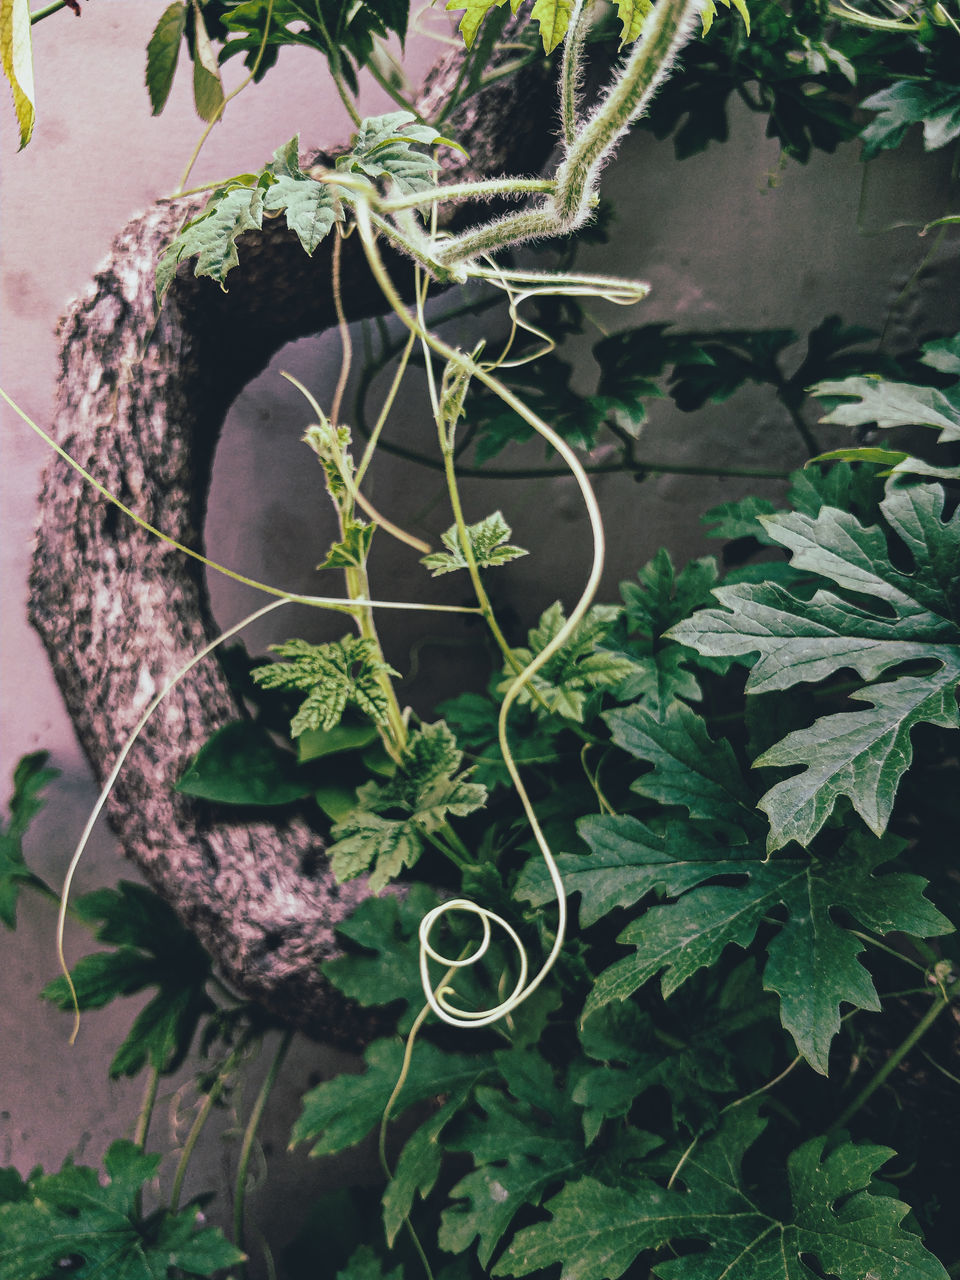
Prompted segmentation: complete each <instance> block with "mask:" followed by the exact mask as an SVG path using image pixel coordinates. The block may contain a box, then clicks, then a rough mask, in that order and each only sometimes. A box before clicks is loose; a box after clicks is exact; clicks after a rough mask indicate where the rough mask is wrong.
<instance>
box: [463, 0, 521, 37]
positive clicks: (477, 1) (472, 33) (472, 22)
mask: <svg viewBox="0 0 960 1280" xmlns="http://www.w3.org/2000/svg"><path fill="white" fill-rule="evenodd" d="M506 3H507V0H447V5H446V11H447V13H463V17H462V18H461V19H460V26H459V31H460V34H461V36H462V37H463V43H464V44H465V45H466V46H467V48H468V49H472V48H473V42H474V40H476V38H477V32H478V31H479V30H480V27H481V24H482V23H483V20H484V18H485V17H486V16H487V14H488V13H489V12H490V10H491V9H499V8H501V7H502V6H503V5H504V4H506ZM518 8H519V3H518V0H511V2H510V9H511V12H513V13H516V11H517V9H518Z"/></svg>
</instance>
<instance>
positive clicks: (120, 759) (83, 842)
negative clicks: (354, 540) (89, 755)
mask: <svg viewBox="0 0 960 1280" xmlns="http://www.w3.org/2000/svg"><path fill="white" fill-rule="evenodd" d="M291 603H292V601H291V600H290V599H285V600H271V601H270V603H269V604H265V605H263V606H262V608H260V609H257V610H256V612H255V613H251V614H249V615H248V616H247V617H246V618H243V619H242V620H241V621H240V622H238V623H236V625H235V626H232V627H230V628H228V630H226V631H224V632H223V633H222V634H221V635H219V636H217V638H216V639H215V640H211V641H210V643H209V644H207V645H204V647H203V648H202V649H201V650H200V651H199V653H195V654H194V655H193V657H192V658H191V659H190V661H189V662H188V663H186V665H185V666H183V667H181V668H180V670H179V671H178V672H177V674H176V675H175V676H174V677H173V679H172V680H170V681H169V682H168V683H167V684H165V685H164V686H163V688H162V689H161V690H160V692H159V693H158V694H157V696H156V697H155V698H154V699H153V700H152V701H151V703H150V705H149V706H148V707H147V709H146V711H145V712H144V713H143V715H142V716H141V717H140V719H139V720H138V721H137V723H136V725H135V726H134V729H133V732H132V733H131V734H130V736H129V737H128V738H127V740H126V742H125V743H124V744H123V746H122V747H121V748H120V750H119V752H118V753H117V758H116V760H114V762H113V768H112V769H111V770H110V773H109V775H108V776H107V780H106V782H104V784H103V787H102V789H101V791H100V795H99V796H98V797H97V803H96V804H95V805H94V806H93V809H92V810H91V811H90V816H89V818H87V823H86V826H85V827H84V828H83V832H82V834H81V836H80V840H79V843H78V844H77V847H76V849H75V850H74V854H73V857H72V858H71V859H70V865H69V866H68V867H67V874H66V875H65V876H64V879H63V888H62V890H61V891H60V910H59V912H58V914H57V960H58V961H59V962H60V969H61V972H62V973H63V976H64V978H65V979H66V982H67V987H68V988H69V991H70V999H71V1001H72V1003H73V1031H72V1032H71V1034H70V1043H71V1044H74V1043H75V1041H76V1039H77V1033H78V1032H79V1030H80V1002H79V1000H78V998H77V989H76V987H75V986H74V985H73V978H72V977H71V976H70V969H69V966H68V965H67V960H66V956H65V955H64V953H63V934H64V929H65V928H66V923H67V905H68V903H69V901H70V889H71V887H72V886H73V877H74V876H75V875H76V872H77V867H78V866H79V865H80V859H81V858H82V857H83V851H84V849H86V847H87V841H88V840H89V839H90V835H91V833H92V831H93V828H94V826H95V825H96V821H97V819H98V818H99V817H100V811H101V810H102V809H103V806H104V805H105V804H106V802H107V797H108V796H109V795H110V792H111V791H112V790H113V787H114V783H115V782H116V781H117V778H118V777H119V774H120V770H121V769H122V768H123V765H124V761H125V760H126V758H127V756H128V755H129V754H130V752H131V750H132V748H133V745H134V743H135V742H136V741H137V739H138V738H139V737H140V734H141V733H142V732H143V730H144V728H145V726H146V723H147V721H148V720H149V719H150V717H151V716H152V715H153V713H154V711H156V709H157V707H159V705H160V703H161V702H162V701H163V700H164V698H165V697H166V696H167V694H169V693H171V692H172V691H173V689H175V688H176V686H177V685H178V684H179V683H180V681H181V680H182V679H183V677H184V676H185V675H188V674H189V673H190V672H191V671H192V670H193V668H194V667H195V666H196V665H197V663H198V662H202V661H203V659H204V658H206V657H207V656H208V655H209V654H211V653H213V651H214V649H216V648H217V646H218V645H221V644H223V642H224V641H225V640H229V639H231V638H232V637H233V636H235V635H236V634H237V632H238V631H242V630H243V629H244V627H246V626H249V624H250V623H251V622H256V621H257V619H258V618H262V617H263V616H264V615H265V614H268V613H272V612H273V610H274V609H279V608H280V606H281V605H284V604H291Z"/></svg>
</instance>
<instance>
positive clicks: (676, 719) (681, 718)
mask: <svg viewBox="0 0 960 1280" xmlns="http://www.w3.org/2000/svg"><path fill="white" fill-rule="evenodd" d="M695 616H698V617H699V616H700V615H695ZM681 625H683V624H681ZM604 719H605V720H606V722H607V724H608V725H609V726H610V731H611V733H612V735H613V740H614V742H615V743H617V745H618V746H621V747H623V749H624V750H625V751H629V753H630V754H631V755H632V756H635V757H636V758H637V759H638V760H646V761H649V762H650V763H651V764H652V765H653V766H654V768H653V770H652V772H650V773H645V774H643V775H642V776H641V777H639V778H637V780H636V781H635V782H634V783H632V789H633V790H634V791H637V792H639V793H640V795H644V796H649V797H650V798H651V799H653V800H659V801H660V802H661V803H662V804H670V805H680V806H682V807H683V808H685V809H686V810H687V812H688V813H689V814H690V817H691V818H703V819H706V820H708V821H712V822H714V823H724V824H729V826H731V827H732V828H734V829H740V830H743V831H747V832H749V831H755V830H756V829H757V825H758V820H757V815H756V813H755V810H754V798H753V794H752V792H751V790H750V788H749V787H748V785H747V784H746V782H745V781H744V777H743V771H742V769H741V768H740V765H739V763H738V762H737V758H736V756H735V755H734V753H733V749H732V748H731V746H730V744H729V742H727V741H726V740H725V739H723V738H719V739H713V738H711V737H710V734H709V733H708V732H707V726H706V724H705V723H704V721H703V719H702V718H701V717H700V716H698V715H697V714H696V713H695V712H693V711H691V710H690V709H689V707H686V706H684V705H683V704H682V703H678V704H676V705H675V706H673V707H672V708H671V709H670V710H669V711H668V712H667V713H666V715H665V716H664V717H663V719H657V718H655V717H654V716H652V715H650V714H649V712H647V711H645V710H644V708H643V707H639V706H634V707H625V708H623V709H622V710H617V711H608V712H607V713H606V715H605V716H604Z"/></svg>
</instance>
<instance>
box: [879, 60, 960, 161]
mask: <svg viewBox="0 0 960 1280" xmlns="http://www.w3.org/2000/svg"><path fill="white" fill-rule="evenodd" d="M860 105H861V107H863V108H864V109H865V110H866V111H876V112H877V115H876V117H875V118H874V119H873V120H871V121H870V123H869V124H868V125H867V126H866V127H865V128H863V129H861V131H860V137H861V138H862V139H863V158H864V160H872V159H873V157H874V156H876V155H879V153H880V152H881V151H890V150H892V149H893V148H894V147H899V146H900V144H901V142H903V140H904V138H905V137H906V136H907V133H908V132H909V130H910V129H911V128H912V127H913V125H915V124H922V125H923V145H924V149H925V150H926V151H935V150H936V149H937V148H938V147H944V146H946V144H947V143H948V142H950V141H951V140H952V139H954V138H956V137H958V136H960V86H958V85H956V84H943V83H939V82H938V81H936V80H933V79H926V80H899V81H897V83H896V84H892V85H890V86H889V88H886V89H881V90H880V92H879V93H874V94H872V95H871V96H870V97H869V98H865V99H864V100H863V102H861V104H860Z"/></svg>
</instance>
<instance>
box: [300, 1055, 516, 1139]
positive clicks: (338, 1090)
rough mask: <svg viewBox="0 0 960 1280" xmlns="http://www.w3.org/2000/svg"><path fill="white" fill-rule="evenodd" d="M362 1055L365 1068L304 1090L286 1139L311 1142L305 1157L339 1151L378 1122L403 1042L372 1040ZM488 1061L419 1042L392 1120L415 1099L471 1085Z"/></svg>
mask: <svg viewBox="0 0 960 1280" xmlns="http://www.w3.org/2000/svg"><path fill="white" fill-rule="evenodd" d="M363 1056H364V1061H365V1063H366V1070H365V1071H364V1073H363V1074H362V1075H359V1076H354V1075H341V1076H337V1077H335V1078H334V1079H333V1080H327V1081H324V1083H323V1084H319V1085H317V1086H316V1088H315V1089H311V1090H310V1091H309V1092H308V1093H306V1094H304V1097H303V1111H302V1112H301V1114H300V1117H299V1119H298V1120H297V1122H296V1124H295V1125H294V1127H293V1136H292V1141H293V1142H312V1143H314V1146H313V1147H312V1149H311V1155H315V1156H320V1155H328V1154H330V1153H332V1152H335V1151H344V1150H346V1148H347V1147H352V1146H354V1145H355V1143H357V1142H359V1141H360V1140H361V1139H362V1138H365V1137H366V1136H367V1134H368V1133H369V1132H370V1130H371V1129H373V1128H374V1127H375V1126H376V1125H378V1124H379V1123H380V1120H381V1118H382V1116H383V1112H384V1108H385V1107H386V1105H387V1100H388V1099H389V1097H390V1095H391V1094H392V1093H393V1090H394V1086H395V1085H396V1083H397V1080H398V1079H399V1078H400V1067H401V1064H402V1062H403V1044H402V1042H401V1041H400V1040H376V1041H374V1043H373V1044H372V1045H371V1046H370V1048H369V1049H368V1050H367V1051H366V1053H365V1054H364V1055H363ZM491 1065H492V1064H491V1062H490V1059H489V1057H483V1056H470V1057H468V1056H467V1055H465V1054H451V1053H443V1052H441V1050H439V1049H437V1048H436V1047H435V1046H434V1045H432V1044H430V1043H429V1041H426V1040H419V1041H418V1042H417V1051H416V1053H414V1054H413V1056H412V1059H411V1065H410V1073H409V1075H408V1076H407V1079H406V1081H405V1082H404V1086H403V1090H402V1091H401V1093H400V1095H399V1098H398V1100H397V1102H396V1104H395V1105H394V1108H393V1116H394V1118H396V1117H397V1116H400V1115H402V1114H403V1112H404V1111H406V1110H407V1109H408V1108H409V1107H412V1106H414V1105H415V1104H416V1103H418V1102H425V1101H426V1100H427V1099H429V1098H434V1097H436V1096H437V1095H438V1094H446V1093H451V1094H452V1093H455V1092H457V1091H459V1090H460V1089H461V1088H463V1087H465V1086H467V1085H472V1084H473V1083H475V1082H476V1081H478V1080H480V1079H482V1077H483V1075H484V1074H485V1073H486V1072H488V1071H489V1070H490V1069H491Z"/></svg>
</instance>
